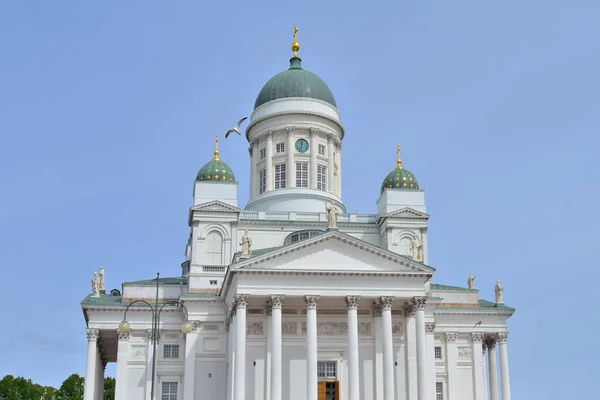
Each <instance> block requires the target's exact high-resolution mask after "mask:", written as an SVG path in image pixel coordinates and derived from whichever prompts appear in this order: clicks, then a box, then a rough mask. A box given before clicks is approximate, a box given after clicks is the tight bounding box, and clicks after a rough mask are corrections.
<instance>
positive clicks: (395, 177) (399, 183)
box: [381, 146, 419, 193]
mask: <svg viewBox="0 0 600 400" xmlns="http://www.w3.org/2000/svg"><path fill="white" fill-rule="evenodd" d="M396 163H397V166H396V168H394V169H393V170H392V172H390V173H389V174H387V176H386V177H385V179H384V180H383V183H382V184H381V193H383V191H384V190H386V189H409V190H418V189H419V182H417V178H415V176H414V175H413V174H412V172H410V171H409V170H407V169H406V168H404V167H403V166H402V160H400V146H398V160H397V161H396Z"/></svg>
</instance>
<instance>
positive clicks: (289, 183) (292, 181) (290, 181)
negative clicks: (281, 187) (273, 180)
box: [285, 126, 296, 188]
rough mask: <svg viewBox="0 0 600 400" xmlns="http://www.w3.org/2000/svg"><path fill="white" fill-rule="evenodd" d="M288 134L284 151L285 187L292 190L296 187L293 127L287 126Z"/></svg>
mask: <svg viewBox="0 0 600 400" xmlns="http://www.w3.org/2000/svg"><path fill="white" fill-rule="evenodd" d="M286 130H287V132H288V140H287V148H286V149H285V151H286V152H287V165H286V167H285V168H286V171H287V177H286V180H285V187H289V188H294V187H296V163H295V162H294V147H295V143H294V132H295V130H296V128H295V127H293V126H288V127H287V128H286Z"/></svg>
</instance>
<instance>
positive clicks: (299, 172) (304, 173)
mask: <svg viewBox="0 0 600 400" xmlns="http://www.w3.org/2000/svg"><path fill="white" fill-rule="evenodd" d="M296 187H308V163H303V162H299V163H296Z"/></svg>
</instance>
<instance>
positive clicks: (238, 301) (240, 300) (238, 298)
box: [235, 294, 248, 309]
mask: <svg viewBox="0 0 600 400" xmlns="http://www.w3.org/2000/svg"><path fill="white" fill-rule="evenodd" d="M246 307H248V295H247V294H236V295H235V309H238V308H246Z"/></svg>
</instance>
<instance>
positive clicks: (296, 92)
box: [254, 57, 337, 109]
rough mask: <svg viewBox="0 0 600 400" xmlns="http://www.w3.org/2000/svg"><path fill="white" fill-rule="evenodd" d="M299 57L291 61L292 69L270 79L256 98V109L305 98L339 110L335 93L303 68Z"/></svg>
mask: <svg viewBox="0 0 600 400" xmlns="http://www.w3.org/2000/svg"><path fill="white" fill-rule="evenodd" d="M301 62H302V60H301V59H300V58H298V57H292V58H291V59H290V68H289V69H288V70H287V71H283V72H280V73H278V74H277V75H275V76H274V77H272V78H271V79H269V81H268V82H267V83H266V84H265V86H263V88H262V90H261V91H260V93H259V94H258V97H257V98H256V102H255V103H254V109H256V108H257V107H260V106H261V105H263V104H266V103H268V102H270V101H273V100H277V99H285V98H290V97H303V98H309V99H316V100H321V101H324V102H326V103H328V104H331V105H332V106H334V107H336V108H337V105H336V103H335V98H334V97H333V93H332V92H331V90H330V89H329V87H328V86H327V84H326V83H325V82H324V81H323V80H322V79H321V78H319V77H318V76H317V75H315V74H313V73H312V72H310V71H307V70H305V69H303V68H302V65H301Z"/></svg>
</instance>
